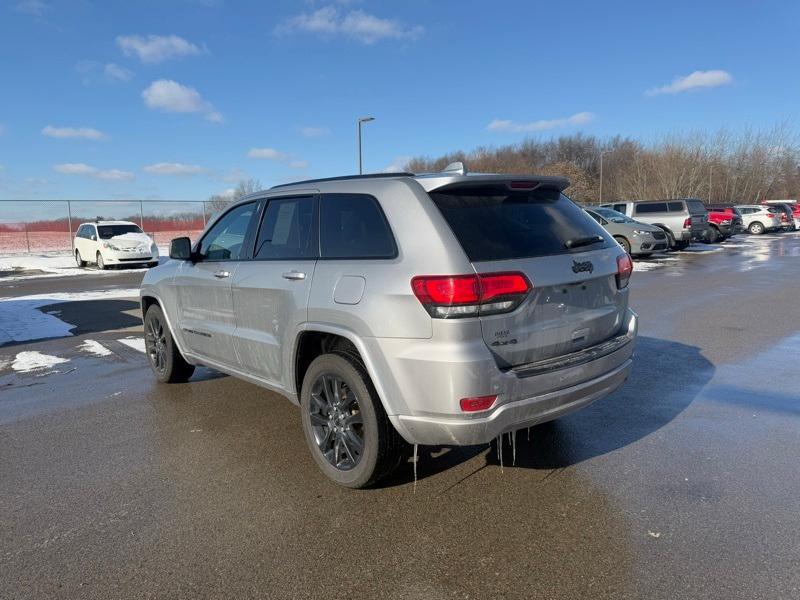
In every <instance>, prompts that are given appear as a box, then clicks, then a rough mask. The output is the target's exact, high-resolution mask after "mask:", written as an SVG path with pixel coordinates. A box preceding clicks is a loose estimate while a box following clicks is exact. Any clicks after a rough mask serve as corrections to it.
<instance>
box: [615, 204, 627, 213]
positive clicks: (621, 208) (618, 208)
mask: <svg viewBox="0 0 800 600" xmlns="http://www.w3.org/2000/svg"><path fill="white" fill-rule="evenodd" d="M614 210H615V211H617V212H621V213H623V214H625V205H624V204H615V205H614Z"/></svg>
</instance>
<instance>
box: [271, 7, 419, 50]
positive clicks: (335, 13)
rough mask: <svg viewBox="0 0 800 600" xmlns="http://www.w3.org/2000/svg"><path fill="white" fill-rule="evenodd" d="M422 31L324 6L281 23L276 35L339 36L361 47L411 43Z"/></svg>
mask: <svg viewBox="0 0 800 600" xmlns="http://www.w3.org/2000/svg"><path fill="white" fill-rule="evenodd" d="M424 31H425V29H424V28H423V27H422V26H421V25H415V26H413V27H407V26H405V25H403V24H402V23H401V22H399V21H396V20H394V19H382V18H380V17H376V16H374V15H371V14H369V13H366V12H364V11H363V10H360V9H359V10H350V11H347V12H345V11H342V10H341V9H340V8H339V7H338V6H334V5H329V6H323V7H322V8H319V9H317V10H315V11H314V12H311V13H302V14H299V15H295V16H294V17H290V18H288V19H286V20H285V21H283V22H282V23H280V24H279V25H278V26H277V27H276V28H275V32H276V33H278V34H289V33H296V32H303V33H315V34H320V35H324V36H331V37H332V36H336V35H341V36H343V37H347V38H351V39H354V40H357V41H359V42H361V43H363V44H374V43H375V42H378V41H381V40H413V39H416V38H418V37H419V36H420V35H422V33H423V32H424Z"/></svg>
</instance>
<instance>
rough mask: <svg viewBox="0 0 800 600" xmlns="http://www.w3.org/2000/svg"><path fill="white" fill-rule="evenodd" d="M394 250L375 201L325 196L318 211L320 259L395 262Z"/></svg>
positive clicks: (358, 196)
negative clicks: (378, 259) (383, 260)
mask: <svg viewBox="0 0 800 600" xmlns="http://www.w3.org/2000/svg"><path fill="white" fill-rule="evenodd" d="M396 254H397V250H396V248H395V244H394V238H393V237H392V232H391V230H390V229H389V224H388V223H387V222H386V218H385V217H384V216H383V212H382V211H381V209H380V207H379V206H378V201H377V200H375V198H373V197H372V196H369V195H367V194H325V196H323V198H322V206H321V209H320V256H321V257H322V258H394V256H396Z"/></svg>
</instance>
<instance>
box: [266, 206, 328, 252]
mask: <svg viewBox="0 0 800 600" xmlns="http://www.w3.org/2000/svg"><path fill="white" fill-rule="evenodd" d="M313 219H314V198H313V197H311V196H304V197H302V198H276V199H274V200H270V201H269V204H267V209H266V210H265V211H264V218H263V219H262V221H261V227H260V229H259V231H258V240H257V241H256V252H255V257H256V258H275V259H280V258H308V257H311V256H314V248H313V244H312V239H311V238H312V235H311V223H312V221H313Z"/></svg>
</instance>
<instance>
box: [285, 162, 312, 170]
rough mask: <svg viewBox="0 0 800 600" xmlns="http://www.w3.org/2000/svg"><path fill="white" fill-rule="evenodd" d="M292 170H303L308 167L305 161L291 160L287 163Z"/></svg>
mask: <svg viewBox="0 0 800 600" xmlns="http://www.w3.org/2000/svg"><path fill="white" fill-rule="evenodd" d="M289 166H290V167H291V168H292V169H305V168H306V167H307V166H308V161H307V160H293V161H291V162H290V163H289Z"/></svg>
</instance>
